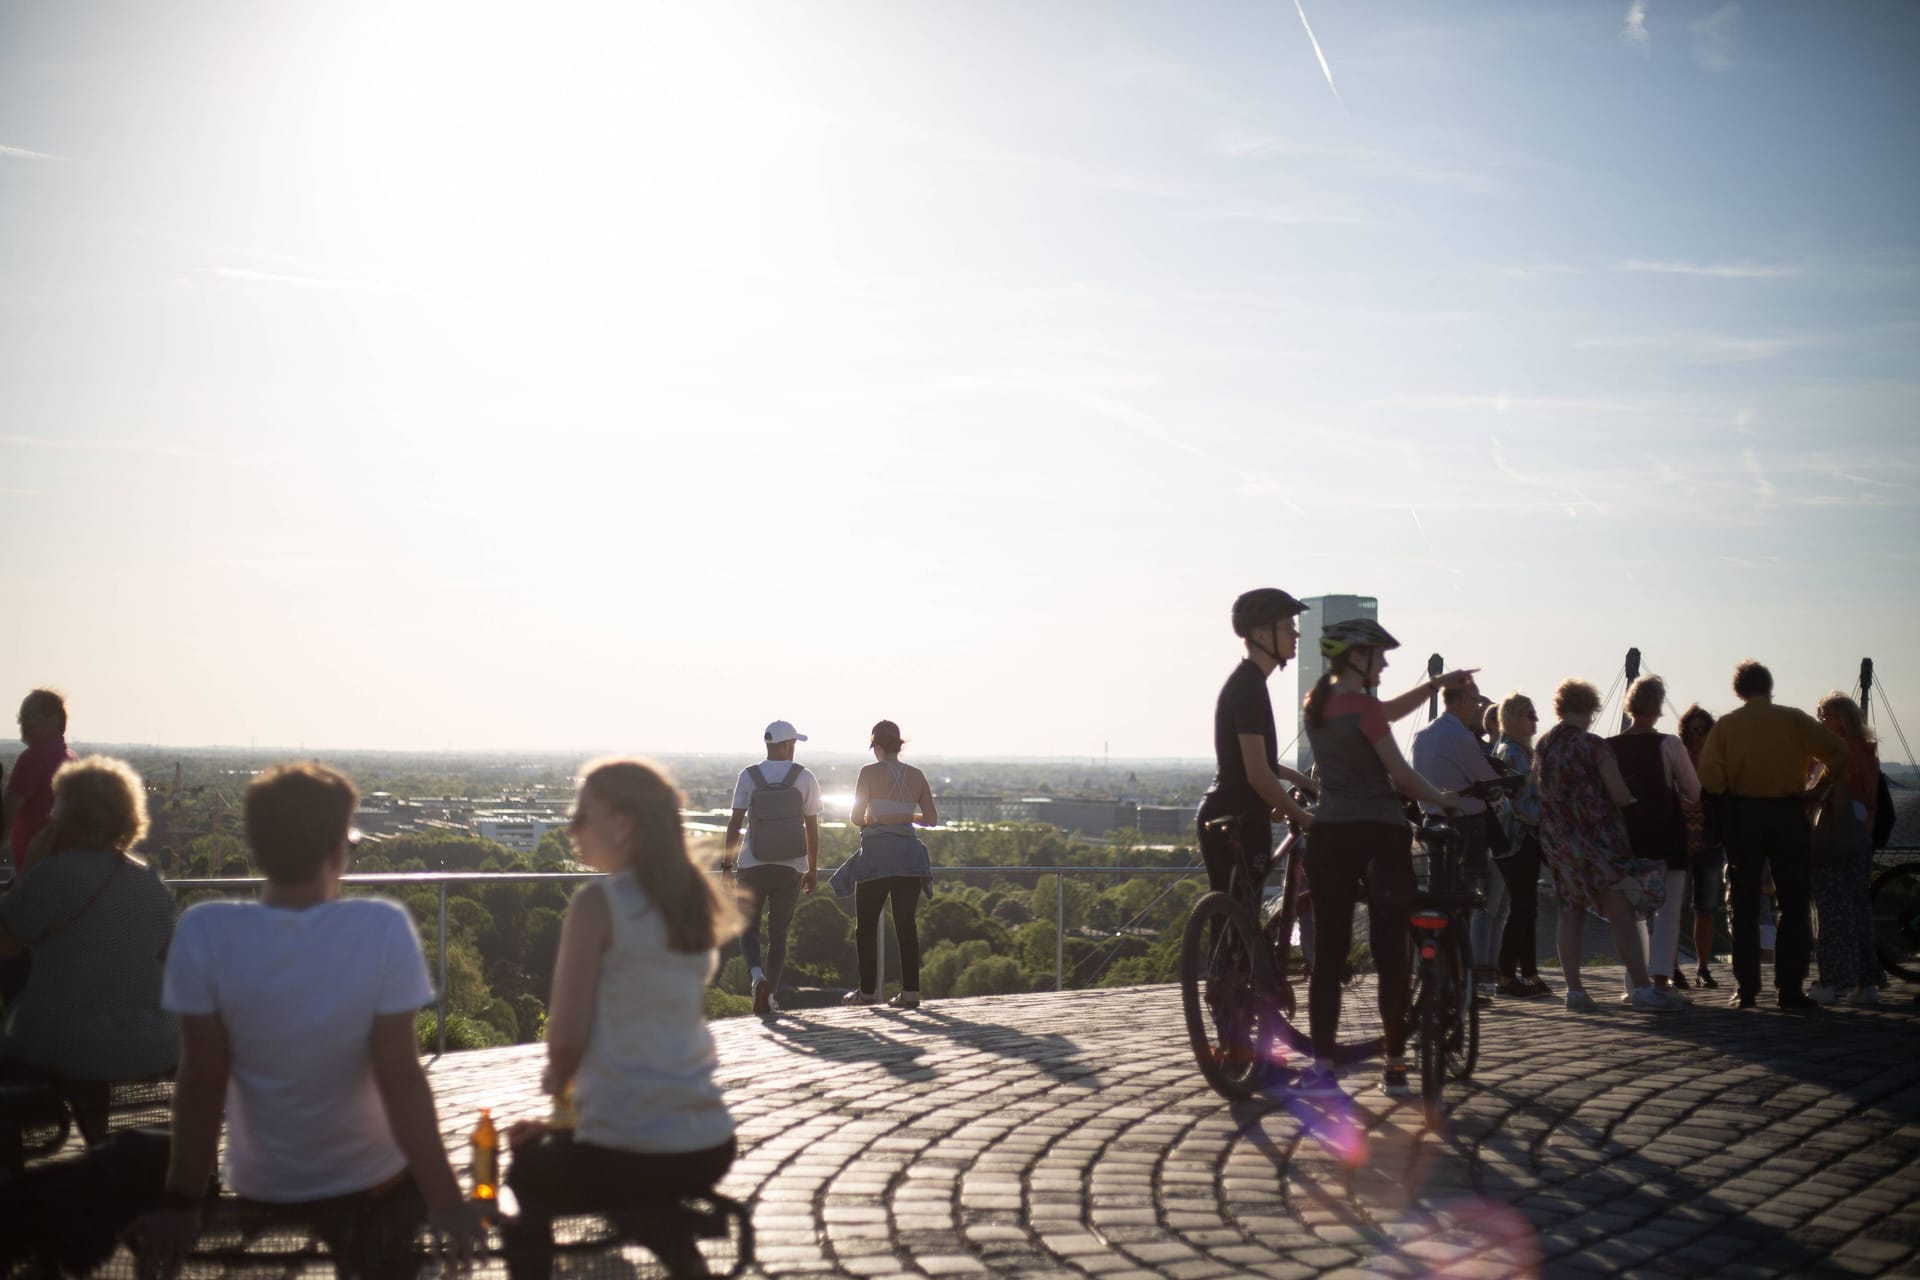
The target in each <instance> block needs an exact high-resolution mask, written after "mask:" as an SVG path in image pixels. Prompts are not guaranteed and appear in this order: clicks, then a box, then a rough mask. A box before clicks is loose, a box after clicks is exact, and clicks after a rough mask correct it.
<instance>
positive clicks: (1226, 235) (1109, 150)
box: [0, 0, 1920, 757]
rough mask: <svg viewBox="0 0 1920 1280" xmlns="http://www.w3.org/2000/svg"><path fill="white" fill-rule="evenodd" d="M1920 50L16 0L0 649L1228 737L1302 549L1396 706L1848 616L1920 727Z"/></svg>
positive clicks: (967, 14) (499, 717)
mask: <svg viewBox="0 0 1920 1280" xmlns="http://www.w3.org/2000/svg"><path fill="white" fill-rule="evenodd" d="M549 10H551V11H549ZM1309 24H1311V25H1310V27H1309ZM1916 65H1920V7H1915V6H1913V5H1910V4H1906V3H1902V2H1900V0H1888V2H1886V3H1866V2H1863V3H1850V4H1846V5H1821V6H1807V5H1787V4H1771V3H1768V4H1763V3H1755V2H1748V3H1726V2H1722V3H1714V2H1713V0H1701V2H1697V3H1689V2H1683V0H1630V2H1629V0H1620V2H1618V3H1611V4H1610V3H1601V2H1595V3H1587V4H1580V5H1538V4H1534V3H1511V4H1500V3H1484V4H1475V5H1470V6H1469V5H1451V6H1435V5H1430V4H1427V3H1423V2H1422V3H1392V2H1390V0H1382V2H1380V3H1372V4H1366V5H1354V4H1345V5H1335V4H1329V3H1326V2H1325V0H1303V4H1295V3H1292V2H1291V0H1287V2H1283V3H1194V4H1182V5H1168V4H1160V3H1134V2H1131V0H1102V2H1100V3H1082V2H1075V0H1057V2H1055V3H1049V4H1044V5H1035V4H1028V3H1020V2H1018V0H1004V2H993V0H975V2H970V3H964V4H962V3H925V4H915V5H899V4H891V3H884V2H882V0H870V2H864V3H862V2H854V0H842V2H835V3H828V2H825V0H819V2H809V3H802V4H796V3H792V2H791V0H782V2H779V3H765V4H749V3H712V4H702V5H658V6H635V5H629V4H607V5H600V6H596V5H590V4H573V5H566V6H546V7H538V8H530V7H527V6H520V5H512V6H488V5H483V4H470V3H460V4H453V3H441V4H427V3H386V2H376V0H343V2H341V3H336V4H330V5H324V6H323V5H308V6H284V5H256V4H252V3H232V4H209V3H199V2H196V0H186V2H184V3H181V4H177V5H168V6H164V7H157V6H151V5H141V4H124V5H114V4H100V5H86V6H77V5H66V4H57V3H51V2H48V3H32V2H29V3H19V4H12V5H7V6H4V7H0V534H4V538H5V542H4V546H5V552H4V561H3V563H4V568H0V583H4V585H5V593H6V597H7V600H8V604H7V607H6V609H5V617H6V624H5V626H4V627H0V678H4V679H5V680H8V681H11V682H12V683H13V685H14V686H15V687H16V688H18V689H20V690H21V691H22V692H24V691H25V690H26V689H27V688H29V687H31V686H33V685H36V684H53V685H55V686H57V687H59V688H61V689H63V690H64V691H65V692H66V693H67V695H68V697H69V699H70V701H71V704H72V709H73V712H72V713H73V729H72V736H73V737H74V738H75V739H76V740H80V741H87V740H91V741H98V742H141V743H146V742H157V743H168V744H179V745H204V744H246V743H249V742H253V743H258V744H261V745H263V746H264V745H267V744H284V745H287V746H290V747H291V746H295V745H303V746H307V747H313V748H318V747H323V746H330V747H367V748H395V749H403V748H427V749H453V750H462V749H481V748H524V749H528V750H533V749H541V750H566V749H573V748H580V749H582V750H586V749H595V750H598V749H630V750H643V751H645V750H651V751H662V752H665V751H750V750H752V749H753V748H754V746H755V744H757V743H758V741H759V737H760V731H761V729H762V727H763V726H764V724H765V723H766V721H768V720H770V719H773V718H775V717H784V718H787V719H790V720H792V721H794V722H795V723H796V724H798V725H799V726H800V728H801V729H802V730H803V731H805V732H807V733H809V735H810V736H811V741H812V743H813V744H814V745H815V746H816V747H817V748H818V749H820V750H827V751H859V750H861V749H862V748H864V746H865V745H866V733H867V730H868V727H869V726H870V725H871V724H872V723H873V722H874V721H875V720H877V719H880V718H882V717H888V718H891V719H894V720H896V721H898V722H899V723H900V725H901V726H902V727H903V728H904V729H905V731H906V733H907V735H908V737H909V738H910V739H912V740H913V745H912V746H911V747H910V748H909V750H910V751H914V752H920V753H923V754H929V755H935V756H965V755H973V756H993V755H1002V756H1016V755H1017V756H1050V755H1058V756H1081V757H1093V756H1098V755H1100V754H1101V753H1102V752H1103V751H1106V752H1111V753H1112V755H1113V756H1115V757H1145V756H1162V757H1165V756H1173V757H1201V756H1205V755H1206V754H1208V752H1209V750H1210V742H1211V717H1212V706H1213V699H1214V696H1215V693H1216V692H1217V690H1218V688H1219V685H1220V683H1221V681H1222V680H1223V679H1224V678H1225V677H1226V675H1227V674H1228V672H1229V671H1230V670H1231V668H1232V667H1233V665H1234V663H1235V661H1236V660H1237V658H1238V655H1239V649H1238V645H1237V642H1236V641H1235V639H1234V637H1233V636H1232V634H1231V631H1230V629H1229V627H1228V623H1227V615H1228V606H1229V604H1230V602H1231V601H1232V599H1233V597H1234V596H1235V595H1236V594H1238V593H1239V592H1241V591H1244V590H1246V589H1248V588H1250V587H1255V586H1265V585H1272V586H1280V587H1283V588H1285V589H1287V590H1289V591H1292V592H1294V593H1295V594H1296V595H1302V596H1304V595H1312V594H1320V593H1325V592H1351V593H1358V594H1369V595H1374V596H1377V597H1378V598H1379V600H1380V617H1381V621H1382V622H1383V623H1384V624H1385V625H1386V626H1387V627H1388V628H1389V629H1390V630H1392V631H1393V632H1394V633H1395V634H1396V635H1398V636H1399V637H1400V638H1401V639H1402V640H1403V641H1404V642H1405V645H1406V648H1405V649H1404V650H1403V651H1402V652H1401V653H1400V654H1397V655H1396V656H1397V657H1398V658H1399V659H1400V661H1399V662H1398V663H1397V664H1396V667H1395V669H1393V670H1390V671H1389V672H1388V675H1387V685H1388V687H1389V688H1390V689H1392V688H1397V687H1399V686H1400V685H1401V684H1402V683H1403V682H1404V683H1406V684H1411V683H1414V682H1415V681H1417V679H1419V677H1420V673H1421V670H1422V669H1423V668H1424V664H1425V657H1426V655H1427V654H1429V653H1432V652H1439V653H1441V654H1443V655H1444V657H1445V658H1446V660H1447V661H1448V663H1449V664H1450V665H1471V666H1478V667H1481V668H1483V676H1482V683H1483V687H1484V688H1485V689H1486V690H1487V692H1489V693H1492V694H1495V695H1501V694H1505V693H1507V692H1510V691H1512V690H1515V689H1524V690H1526V691H1529V692H1531V693H1532V694H1534V695H1535V696H1536V697H1549V696H1550V695H1551V692H1552V689H1553V687H1554V686H1555V685H1556V684H1557V683H1558V682H1559V681H1560V680H1561V679H1562V678H1565V677H1568V676H1581V677H1584V678H1587V679H1591V680H1593V681H1594V682H1596V683H1597V684H1598V685H1600V686H1601V687H1602V688H1603V689H1604V688H1605V687H1606V686H1607V685H1608V683H1609V682H1610V681H1611V679H1612V678H1613V676H1614V675H1615V674H1616V673H1617V672H1618V671H1619V669H1620V666H1621V660H1622V656H1623V654H1624V653H1625V651H1626V650H1627V648H1628V647H1629V646H1637V647H1639V648H1640V649H1641V650H1642V652H1643V654H1644V655H1645V659H1646V665H1647V669H1648V670H1651V671H1657V672H1659V673H1661V674H1663V675H1664V676H1666V677H1667V679H1668V682H1669V687H1670V690H1671V693H1672V696H1673V698H1674V699H1675V700H1676V701H1677V702H1678V703H1679V704H1680V705H1681V706H1684V705H1685V704H1686V703H1687V702H1690V701H1695V700H1698V701H1701V702H1704V703H1706V704H1707V705H1709V706H1712V707H1715V708H1725V707H1727V706H1728V705H1730V704H1731V703H1732V702H1733V698H1732V695H1731V693H1730V691H1729V687H1728V685H1729V678H1730V675H1731V671H1732V668H1733V665H1734V664H1735V663H1736V662H1737V661H1738V660H1740V659H1742V658H1745V657H1748V656H1755V657H1759V658H1761V659H1762V660H1764V661H1766V662H1767V663H1768V664H1769V665H1770V666H1771V667H1772V668H1773V670H1774V673H1775V676H1776V680H1777V682H1778V692H1779V694H1780V697H1781V698H1782V699H1783V700H1789V701H1794V702H1798V703H1801V704H1806V703H1810V702H1811V701H1812V700H1813V699H1815V698H1817V697H1818V696H1819V695H1820V694H1821V693H1823V692H1825V691H1826V690H1827V689H1829V688H1836V687H1838V688H1848V687H1851V685H1852V684H1853V682H1854V679H1855V675H1856V672H1857V669H1858V664H1859V660H1860V658H1861V657H1863V656H1868V655H1870V656H1872V657H1873V658H1874V659H1875V661H1876V664H1877V666H1878V669H1879V672H1880V675H1881V677H1882V680H1883V687H1884V689H1885V691H1886V692H1887V693H1888V694H1890V696H1891V697H1892V699H1893V703H1892V705H1893V707H1894V709H1895V711H1896V712H1901V711H1904V712H1905V714H1906V716H1907V717H1908V719H1909V720H1912V721H1915V722H1917V723H1916V727H1917V728H1920V692H1916V690H1920V638H1917V637H1920V593H1916V591H1915V587H1916V584H1920V540H1917V539H1916V534H1917V533H1920V520H1917V519H1916V503H1917V502H1920V438H1917V437H1916V432H1915V422H1914V418H1915V406H1916V404H1920V397H1917V396H1916V392H1920V360H1916V354H1920V219H1917V218H1916V217H1915V216H1914V210H1915V208H1916V207H1920V163H1916V161H1917V160H1920V154H1916V153H1917V152H1920V141H1917V140H1920V76H1915V75H1914V74H1913V68H1914V66H1916ZM1271 687H1272V690H1273V693H1274V698H1275V702H1276V704H1278V705H1280V706H1281V707H1282V711H1281V713H1280V719H1281V721H1282V722H1283V723H1290V722H1291V721H1292V719H1293V717H1292V715H1291V714H1289V713H1288V712H1287V711H1286V710H1285V707H1286V704H1288V703H1291V702H1292V701H1293V700H1294V699H1295V698H1296V697H1297V696H1298V691H1297V690H1296V688H1295V687H1294V684H1293V679H1292V675H1291V673H1286V674H1282V675H1279V676H1277V677H1275V679H1274V681H1273V683H1272V686H1271ZM1903 700H1904V701H1903ZM1669 723H1671V722H1669ZM1283 736H1284V735H1283ZM1896 754H1898V753H1896Z"/></svg>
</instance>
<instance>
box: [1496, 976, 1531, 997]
mask: <svg viewBox="0 0 1920 1280" xmlns="http://www.w3.org/2000/svg"><path fill="white" fill-rule="evenodd" d="M1493 990H1494V993H1495V994H1496V995H1502V996H1505V997H1507V998H1508V999H1509V1000H1524V999H1526V998H1527V997H1528V996H1530V995H1532V994H1533V992H1532V990H1531V989H1529V988H1528V986H1527V983H1526V980H1525V979H1524V978H1502V979H1500V981H1499V982H1498V983H1496V984H1494V988H1493Z"/></svg>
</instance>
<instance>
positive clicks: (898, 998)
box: [887, 991, 920, 1009]
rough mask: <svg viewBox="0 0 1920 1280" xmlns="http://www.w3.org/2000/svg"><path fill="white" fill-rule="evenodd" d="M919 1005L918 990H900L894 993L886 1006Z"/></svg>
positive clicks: (911, 1006) (893, 1007) (901, 1007)
mask: <svg viewBox="0 0 1920 1280" xmlns="http://www.w3.org/2000/svg"><path fill="white" fill-rule="evenodd" d="M919 1007H920V993H919V992H918V991H901V992H898V993H896V994H895V995H894V997H893V999H891V1000H889V1001H887V1008H889V1009H918V1008H919Z"/></svg>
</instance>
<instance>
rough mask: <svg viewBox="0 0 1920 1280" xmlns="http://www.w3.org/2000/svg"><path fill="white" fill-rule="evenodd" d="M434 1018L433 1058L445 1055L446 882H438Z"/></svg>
mask: <svg viewBox="0 0 1920 1280" xmlns="http://www.w3.org/2000/svg"><path fill="white" fill-rule="evenodd" d="M434 1006H435V1018H436V1020H437V1021H438V1022H439V1024H440V1029H439V1048H438V1049H436V1050H435V1056H437V1057H445V1056H446V1053H447V882H446V881H445V880H442V881H441V882H440V986H439V990H438V993H437V995H436V998H435V1000H434Z"/></svg>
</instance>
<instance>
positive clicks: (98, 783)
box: [53, 756, 147, 853]
mask: <svg viewBox="0 0 1920 1280" xmlns="http://www.w3.org/2000/svg"><path fill="white" fill-rule="evenodd" d="M53 828H54V831H53V847H54V848H55V849H92V850H97V851H99V852H102V853H129V852H131V851H132V849H133V846H134V845H136V844H139V843H140V841H141V840H143V839H145V838H146V834H147V788H146V784H145V783H143V782H141V781H140V775H139V774H137V773H135V772H134V771H133V766H132V765H130V764H128V763H127V762H126V761H125V760H115V759H113V758H112V757H111V756H88V757H87V758H86V759H84V760H75V761H73V762H72V763H71V764H64V765H61V766H60V771H59V772H58V773H56V774H54V775H53Z"/></svg>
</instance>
